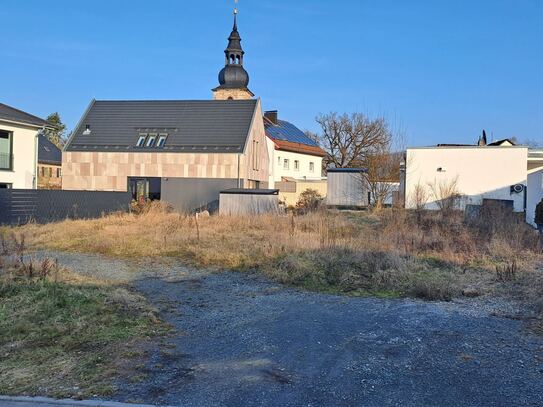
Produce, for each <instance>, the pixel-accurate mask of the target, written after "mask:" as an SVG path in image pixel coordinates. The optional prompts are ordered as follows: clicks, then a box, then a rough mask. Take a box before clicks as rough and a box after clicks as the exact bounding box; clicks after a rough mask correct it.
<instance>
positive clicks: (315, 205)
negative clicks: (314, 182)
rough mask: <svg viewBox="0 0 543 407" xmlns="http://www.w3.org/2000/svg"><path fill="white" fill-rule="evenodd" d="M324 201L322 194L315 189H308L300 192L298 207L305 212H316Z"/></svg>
mask: <svg viewBox="0 0 543 407" xmlns="http://www.w3.org/2000/svg"><path fill="white" fill-rule="evenodd" d="M322 201H323V197H322V195H321V194H320V193H319V191H317V190H315V189H310V188H309V189H306V190H305V191H304V192H302V193H301V194H300V198H298V202H297V203H296V209H298V210H299V211H302V212H304V213H307V212H314V211H316V210H317V209H319V207H320V206H321V204H322Z"/></svg>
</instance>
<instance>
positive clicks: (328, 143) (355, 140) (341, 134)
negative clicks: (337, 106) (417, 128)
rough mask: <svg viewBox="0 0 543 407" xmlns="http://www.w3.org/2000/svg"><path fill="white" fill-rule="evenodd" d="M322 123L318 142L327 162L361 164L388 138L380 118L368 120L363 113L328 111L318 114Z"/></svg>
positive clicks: (347, 164) (386, 128) (318, 118)
mask: <svg viewBox="0 0 543 407" xmlns="http://www.w3.org/2000/svg"><path fill="white" fill-rule="evenodd" d="M316 120H317V123H319V125H320V126H321V130H322V133H321V135H320V140H321V146H322V147H323V148H324V150H325V151H326V152H327V157H326V164H327V165H328V166H334V167H337V168H348V167H351V168H352V167H357V166H362V165H363V163H364V162H365V161H366V158H367V157H368V155H370V154H372V153H375V152H377V151H379V149H380V148H382V147H383V146H386V145H387V144H389V143H390V141H391V134H390V131H389V129H388V126H387V124H386V121H385V120H384V119H383V118H378V119H375V120H371V119H369V118H368V117H366V116H365V115H363V114H362V113H353V114H351V115H348V114H346V113H345V114H343V115H338V114H337V113H329V114H326V115H320V116H318V117H317V119H316Z"/></svg>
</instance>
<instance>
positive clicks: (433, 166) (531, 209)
mask: <svg viewBox="0 0 543 407" xmlns="http://www.w3.org/2000/svg"><path fill="white" fill-rule="evenodd" d="M453 185H454V190H455V192H457V193H458V194H459V195H460V198H459V199H458V200H457V202H456V207H457V209H460V210H464V209H465V208H466V206H467V205H482V204H483V203H484V202H485V201H492V202H497V203H501V204H503V205H505V206H508V207H510V208H511V209H512V210H513V211H514V212H517V213H522V212H525V213H526V221H527V222H528V223H530V224H532V225H534V215H535V206H536V205H537V203H538V202H539V201H540V200H541V199H542V198H543V150H531V149H529V148H528V147H527V146H517V145H515V144H514V143H512V142H511V141H510V140H500V141H497V142H494V143H490V144H488V145H486V143H479V144H478V145H452V144H441V145H437V146H434V147H414V148H408V149H407V152H406V156H405V168H404V170H403V172H402V179H401V190H402V192H403V194H404V199H405V207H406V208H408V209H409V208H410V209H413V208H415V207H417V206H419V205H420V204H421V201H422V203H423V204H424V207H425V208H426V209H438V208H439V206H440V205H439V203H440V202H439V201H440V200H441V199H444V198H445V196H442V195H443V194H446V192H447V190H448V189H449V190H451V187H452V186H453Z"/></svg>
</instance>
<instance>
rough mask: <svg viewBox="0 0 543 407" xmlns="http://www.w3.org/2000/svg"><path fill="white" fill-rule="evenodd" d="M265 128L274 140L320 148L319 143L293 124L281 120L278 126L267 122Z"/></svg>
mask: <svg viewBox="0 0 543 407" xmlns="http://www.w3.org/2000/svg"><path fill="white" fill-rule="evenodd" d="M265 126H266V132H267V133H268V135H269V136H270V137H271V138H273V139H276V140H283V141H290V142H292V143H299V144H305V145H308V146H315V147H317V146H318V145H317V143H315V142H314V141H313V140H311V139H310V138H309V137H307V136H306V135H305V133H304V132H303V131H301V130H300V129H299V128H297V127H296V126H295V125H293V124H292V123H289V122H286V121H284V120H279V121H278V124H277V125H274V124H272V123H268V122H266V123H265Z"/></svg>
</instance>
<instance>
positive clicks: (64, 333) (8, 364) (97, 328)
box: [0, 236, 164, 397]
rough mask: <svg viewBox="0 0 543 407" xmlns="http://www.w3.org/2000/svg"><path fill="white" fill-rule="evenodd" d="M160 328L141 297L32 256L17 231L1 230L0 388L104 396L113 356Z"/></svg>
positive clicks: (28, 392) (110, 388) (114, 372)
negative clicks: (4, 233) (12, 234)
mask: <svg viewBox="0 0 543 407" xmlns="http://www.w3.org/2000/svg"><path fill="white" fill-rule="evenodd" d="M163 331H164V327H163V326H162V324H161V323H160V322H159V321H158V319H157V317H156V315H155V311H154V310H153V309H151V308H150V307H149V306H148V304H147V302H146V300H145V299H144V298H143V297H141V296H139V295H137V294H135V293H132V292H130V291H128V290H127V289H125V288H123V287H116V286H110V285H106V284H105V283H104V282H101V281H96V280H93V279H90V278H87V277H83V276H81V275H78V274H75V273H72V272H70V271H69V270H66V269H64V268H62V267H61V266H59V265H58V264H57V263H56V262H55V261H51V260H49V259H45V260H42V261H39V262H37V261H33V260H32V259H30V258H29V256H28V255H27V254H26V253H25V243H24V240H23V239H22V238H16V237H11V238H5V236H1V238H0V394H4V395H8V394H14V395H21V394H25V395H40V396H43V395H49V396H54V397H69V396H71V397H93V396H96V395H98V396H105V395H109V394H111V393H112V392H113V391H114V386H113V382H112V378H114V377H116V376H117V375H118V373H119V368H118V363H120V361H118V360H116V358H120V356H117V357H112V355H121V354H124V353H126V351H130V350H131V349H132V350H134V349H136V350H137V349H139V347H140V341H141V339H142V338H145V337H148V336H154V335H157V334H159V333H161V332H163ZM124 363H125V364H126V361H124Z"/></svg>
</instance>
